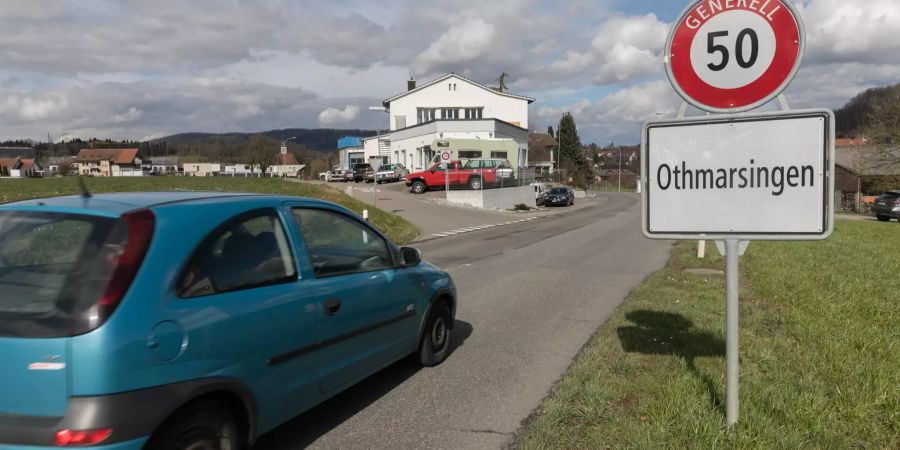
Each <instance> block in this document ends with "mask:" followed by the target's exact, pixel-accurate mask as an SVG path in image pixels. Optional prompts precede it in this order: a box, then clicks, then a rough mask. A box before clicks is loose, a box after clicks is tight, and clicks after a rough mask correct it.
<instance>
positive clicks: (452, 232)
mask: <svg viewBox="0 0 900 450" xmlns="http://www.w3.org/2000/svg"><path fill="white" fill-rule="evenodd" d="M540 218H541V217H540V216H534V217H526V218H524V219H519V220H513V221H509V222H503V223H495V224H490V225H478V226H473V227H468V228H459V229H456V230H450V231H443V232H440V233H432V234H431V235H432V236H434V237H436V238H443V237H449V236H455V235H457V234H464V233H471V232H473V231H481V230H485V229H488V228H496V227H503V226H506V225H512V224H514V223H522V222H529V221H532V220H536V219H540Z"/></svg>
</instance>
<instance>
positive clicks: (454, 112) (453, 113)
mask: <svg viewBox="0 0 900 450" xmlns="http://www.w3.org/2000/svg"><path fill="white" fill-rule="evenodd" d="M441 117H442V118H444V119H453V120H456V119H459V108H441Z"/></svg>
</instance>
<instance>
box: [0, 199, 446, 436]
mask: <svg viewBox="0 0 900 450" xmlns="http://www.w3.org/2000/svg"><path fill="white" fill-rule="evenodd" d="M0 290H2V292H3V294H2V295H0V355H3V366H2V370H0V448H17V449H18V448H22V449H25V448H28V449H38V448H57V447H76V446H78V447H82V446H91V447H93V448H103V449H139V448H147V449H151V450H157V449H165V450H168V449H173V448H192V449H193V448H199V449H205V448H214V449H218V448H228V449H241V448H248V446H249V445H251V444H252V443H253V442H254V440H255V438H256V437H257V436H259V435H261V434H263V433H265V432H267V431H269V430H271V429H273V428H274V427H276V426H278V425H280V424H282V423H284V422H285V421H287V420H289V419H291V418H292V417H294V416H296V415H298V414H300V413H302V412H303V411H305V410H307V409H309V408H311V407H313V406H314V405H316V404H318V403H321V402H322V401H324V400H326V399H328V398H330V397H333V396H334V395H336V394H337V393H339V392H341V391H343V390H345V389H347V388H348V387H350V386H352V385H354V384H355V383H357V382H358V381H360V380H362V379H363V378H365V377H367V376H369V375H371V374H372V373H374V372H376V371H379V370H381V369H382V368H384V367H386V366H388V365H390V364H392V363H393V362H394V361H397V360H399V359H401V358H404V357H406V356H407V355H414V356H415V358H416V360H417V361H418V362H419V363H420V364H422V365H425V366H433V365H436V364H439V363H441V362H442V361H443V360H444V359H445V358H446V357H447V355H448V352H449V348H450V347H449V345H450V339H451V334H452V330H453V324H454V316H455V311H456V289H455V287H454V284H453V280H452V279H451V278H450V276H449V275H448V274H447V273H446V272H443V271H442V270H440V269H438V268H436V267H435V266H433V265H431V264H429V263H427V262H425V261H423V260H422V257H421V253H420V252H419V251H418V250H416V249H414V248H406V247H404V248H400V247H398V246H396V245H395V244H394V243H392V242H391V241H390V240H389V239H387V238H386V237H385V236H384V235H383V234H381V233H380V232H379V231H378V230H377V229H376V228H374V227H372V226H371V225H370V224H368V223H366V222H365V221H363V220H362V219H361V218H360V217H359V216H358V215H356V214H354V213H353V212H351V211H349V210H347V209H345V208H343V207H340V206H337V205H334V204H332V203H328V202H324V201H321V200H313V199H306V198H298V197H286V196H275V195H254V194H233V193H200V192H193V193H191V192H167V193H118V194H97V195H94V196H69V197H57V198H48V199H38V200H30V201H24V202H18V203H11V204H6V205H3V206H0Z"/></svg>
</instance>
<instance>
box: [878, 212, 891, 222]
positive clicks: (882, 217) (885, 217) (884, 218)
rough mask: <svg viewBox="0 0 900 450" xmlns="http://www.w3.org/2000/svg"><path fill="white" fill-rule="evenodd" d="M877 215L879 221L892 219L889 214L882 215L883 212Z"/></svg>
mask: <svg viewBox="0 0 900 450" xmlns="http://www.w3.org/2000/svg"><path fill="white" fill-rule="evenodd" d="M875 217H876V218H877V219H878V221H879V222H888V221H890V220H891V218H890V217H888V216H882V215H881V214H879V215H877V216H875Z"/></svg>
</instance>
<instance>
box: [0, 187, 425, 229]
mask: <svg viewBox="0 0 900 450" xmlns="http://www.w3.org/2000/svg"><path fill="white" fill-rule="evenodd" d="M85 183H86V185H87V187H88V189H89V190H90V191H91V192H92V193H100V192H134V191H148V192H158V191H217V192H223V191H225V192H256V193H266V194H280V195H293V196H299V197H313V198H320V199H323V200H327V201H330V202H334V203H337V204H340V205H343V206H345V207H347V208H349V209H351V210H353V211H355V212H356V213H357V214H362V211H363V210H364V209H368V210H369V218H370V221H371V222H372V224H374V225H375V226H376V227H378V228H379V229H380V230H382V231H383V232H384V233H385V234H387V236H388V237H390V238H391V240H393V241H394V242H396V243H398V244H405V243H408V242H411V241H412V240H413V239H415V238H416V237H418V236H419V230H418V229H416V227H415V226H414V225H413V224H411V223H409V222H407V221H406V220H405V219H403V218H402V217H400V216H397V215H395V214H390V213H387V212H384V211H381V210H379V209H374V208H372V206H371V205H368V204H366V203H363V202H361V201H359V200H356V199H354V198H352V197H350V196H348V195H346V194H344V193H342V192H340V191H338V190H336V189H333V188H330V187H327V186H322V185H318V184H312V183H295V182H291V181H286V180H279V179H268V178H264V179H259V178H231V177H198V178H195V177H141V178H85ZM80 192H81V191H80V188H79V186H78V179H77V178H75V177H64V178H46V179H3V180H0V203H7V202H12V201H16V200H25V199H30V198H40V197H53V196H59V195H71V194H78V193H80Z"/></svg>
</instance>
